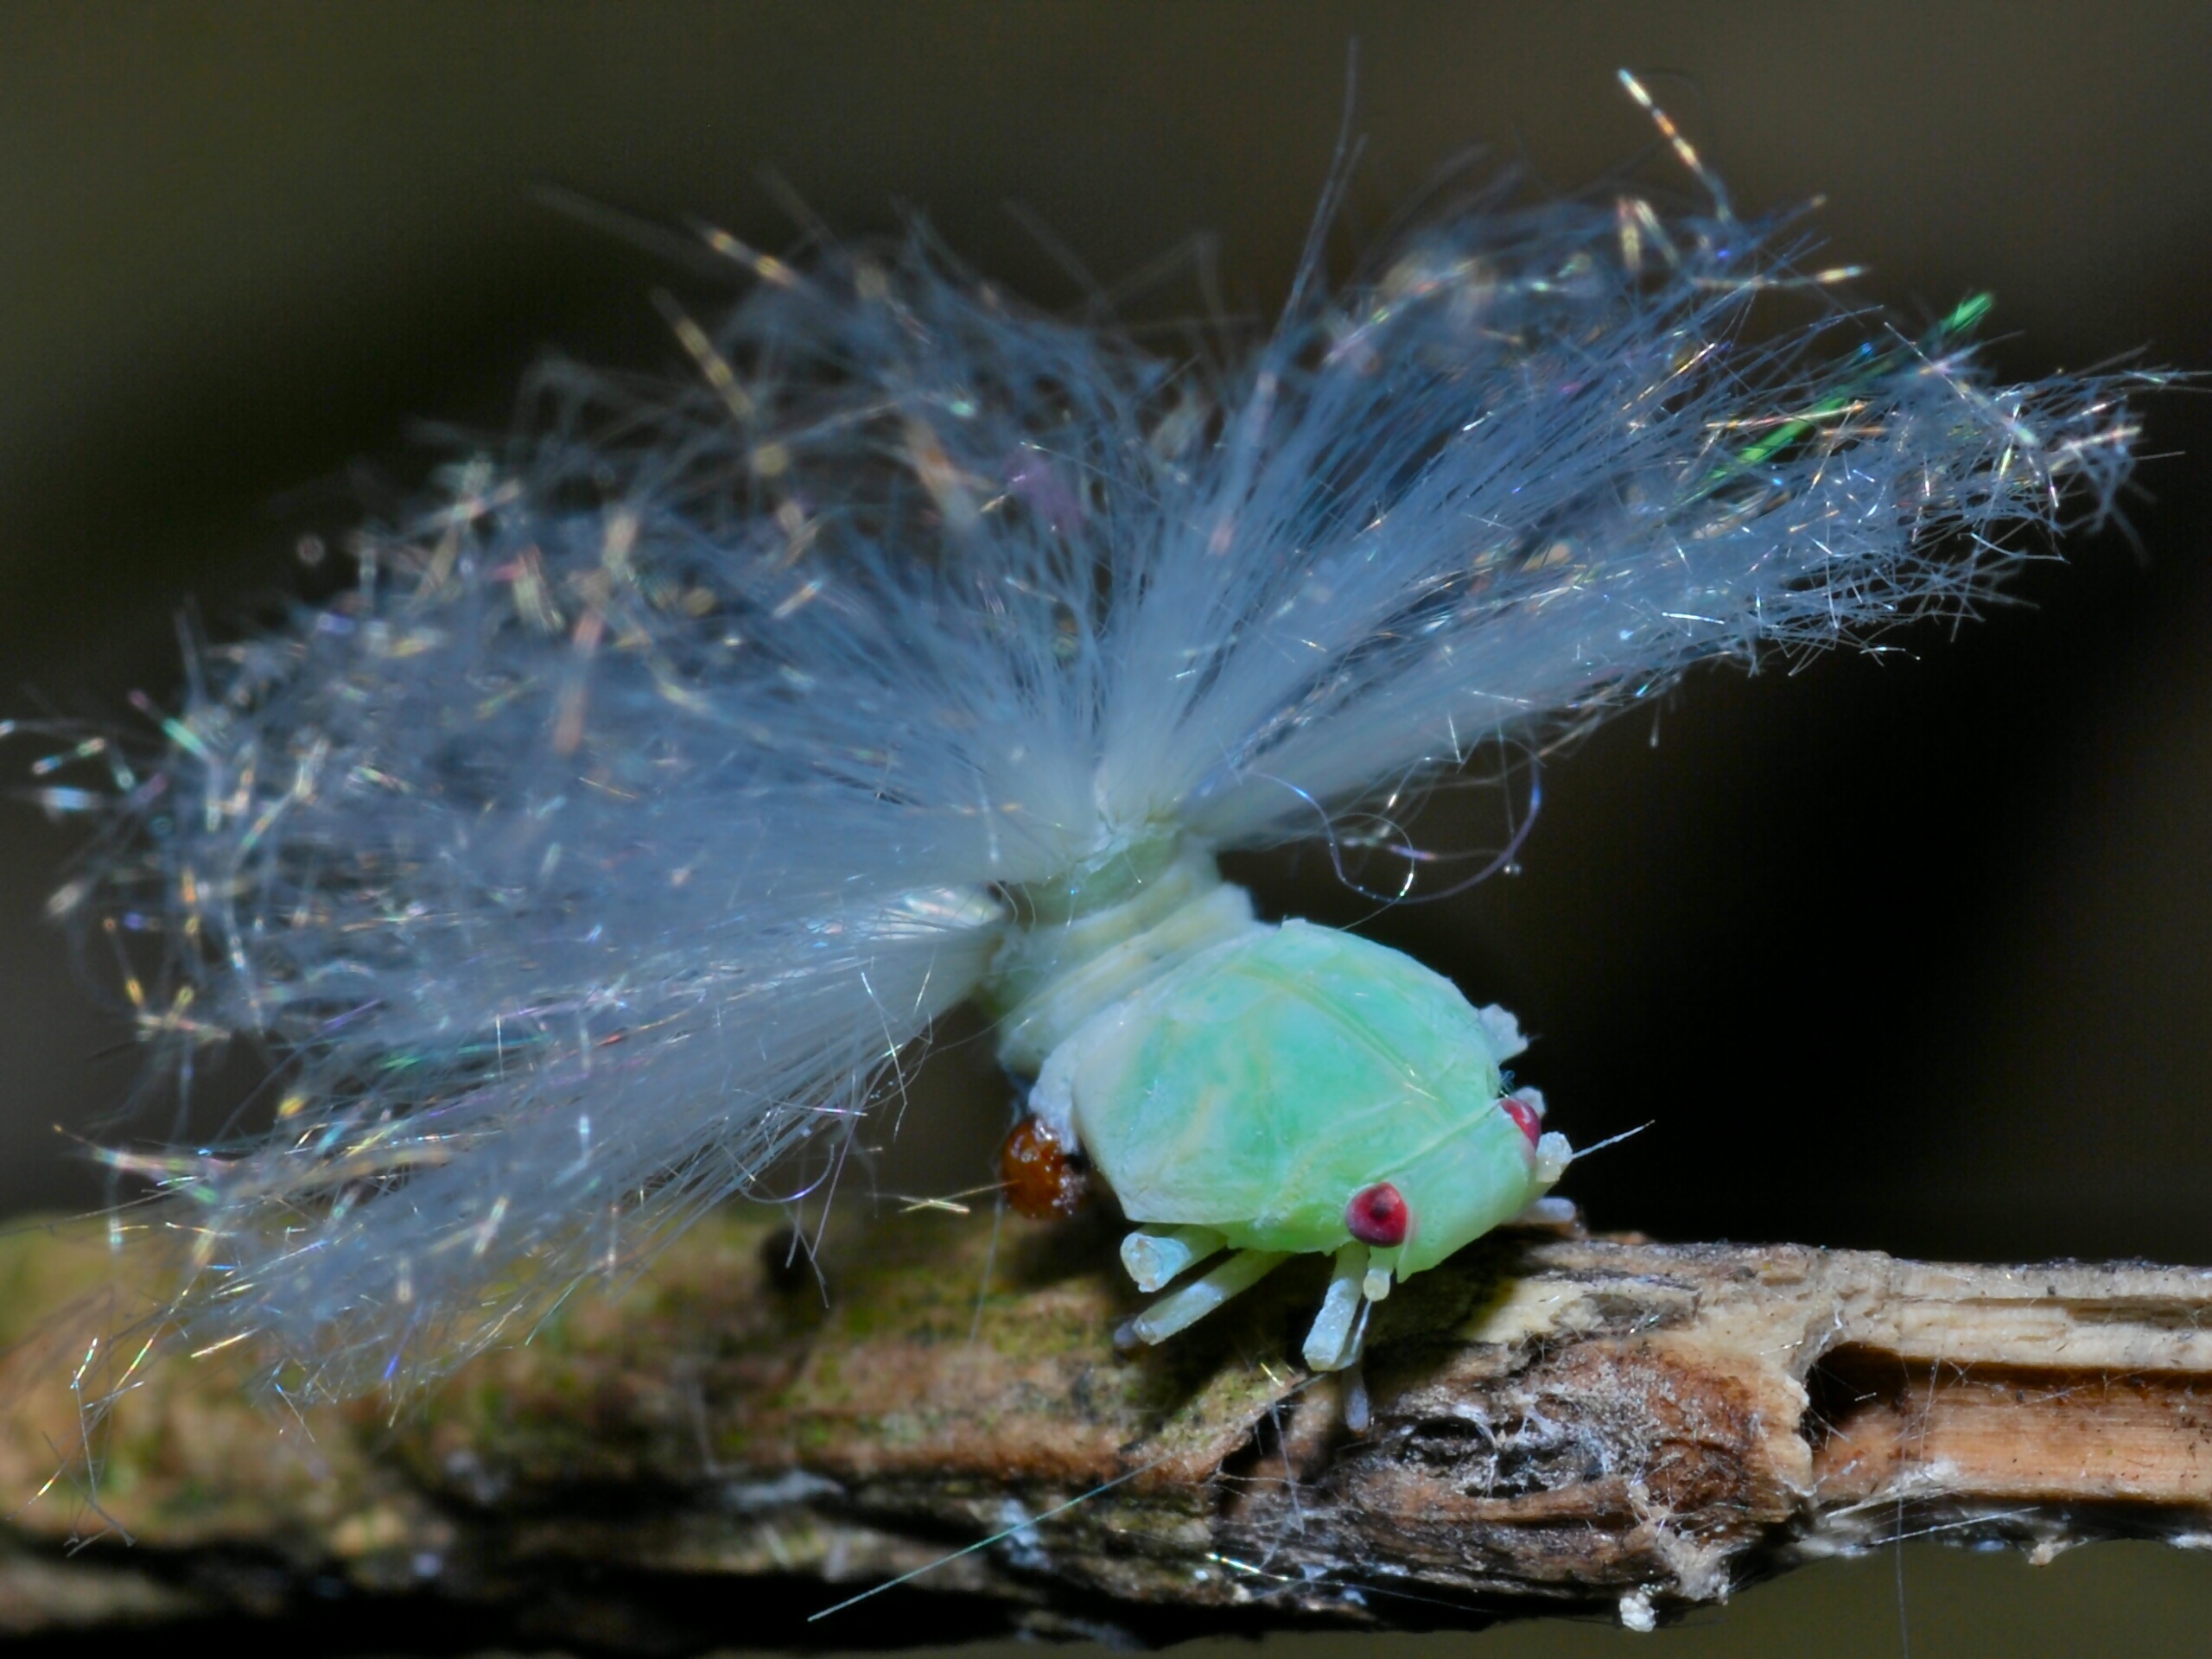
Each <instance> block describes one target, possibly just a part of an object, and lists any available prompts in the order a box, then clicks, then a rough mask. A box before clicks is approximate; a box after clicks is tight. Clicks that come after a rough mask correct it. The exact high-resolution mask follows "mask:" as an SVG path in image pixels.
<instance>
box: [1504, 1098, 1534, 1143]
mask: <svg viewBox="0 0 2212 1659" xmlns="http://www.w3.org/2000/svg"><path fill="white" fill-rule="evenodd" d="M1498 1104H1499V1105H1501V1106H1503V1108H1505V1115H1506V1116H1508V1117H1510V1118H1511V1119H1512V1120H1513V1122H1514V1123H1515V1125H1516V1127H1517V1128H1519V1129H1520V1131H1521V1133H1522V1134H1523V1135H1527V1136H1528V1137H1529V1145H1530V1146H1532V1147H1533V1146H1535V1144H1536V1137H1537V1136H1538V1135H1541V1134H1542V1133H1543V1132H1544V1123H1543V1120H1542V1119H1541V1118H1540V1117H1538V1116H1536V1114H1535V1109H1533V1108H1531V1107H1530V1106H1529V1103H1528V1102H1527V1101H1525V1100H1523V1099H1522V1098H1521V1097H1520V1096H1518V1095H1508V1096H1506V1097H1505V1098H1504V1099H1503V1100H1501V1101H1499V1102H1498Z"/></svg>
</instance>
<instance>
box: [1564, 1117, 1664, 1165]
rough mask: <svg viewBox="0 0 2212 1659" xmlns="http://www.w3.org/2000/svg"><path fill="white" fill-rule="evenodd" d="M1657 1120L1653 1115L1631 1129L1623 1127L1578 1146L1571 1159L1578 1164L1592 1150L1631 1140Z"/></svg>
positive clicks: (1603, 1148)
mask: <svg viewBox="0 0 2212 1659" xmlns="http://www.w3.org/2000/svg"><path fill="white" fill-rule="evenodd" d="M1658 1121H1659V1120H1658V1119H1657V1118H1656V1117H1655V1118H1653V1119H1652V1120H1651V1121H1650V1122H1649V1123H1639V1124H1637V1126H1636V1127H1635V1128H1632V1129H1623V1130H1622V1131H1621V1132H1620V1133H1619V1134H1618V1135H1607V1136H1606V1137H1605V1139H1604V1140H1603V1141H1596V1142H1594V1143H1593V1144H1592V1145H1590V1146H1586V1147H1580V1148H1578V1149H1577V1150H1576V1152H1575V1154H1574V1156H1573V1159H1572V1160H1571V1161H1572V1162H1574V1163H1578V1164H1579V1163H1580V1162H1581V1161H1582V1160H1584V1159H1585V1158H1587V1157H1588V1156H1589V1155H1590V1154H1592V1153H1593V1152H1603V1151H1604V1150H1605V1148H1606V1147H1618V1145H1620V1143H1621V1142H1622V1141H1629V1140H1633V1139H1634V1138H1635V1137H1636V1136H1637V1135H1642V1134H1643V1132H1644V1131H1645V1130H1646V1129H1648V1128H1651V1127H1652V1124H1655V1123H1656V1122H1658Z"/></svg>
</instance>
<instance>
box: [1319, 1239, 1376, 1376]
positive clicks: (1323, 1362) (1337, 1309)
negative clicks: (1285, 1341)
mask: <svg viewBox="0 0 2212 1659" xmlns="http://www.w3.org/2000/svg"><path fill="white" fill-rule="evenodd" d="M1366 1277H1367V1246H1366V1245H1364V1244H1363V1243H1360V1242H1359V1241H1358V1240H1357V1239H1354V1240H1353V1241H1352V1242H1351V1243H1349V1244H1346V1245H1344V1246H1343V1247H1342V1248H1341V1249H1338V1251H1337V1260H1336V1265H1335V1266H1334V1267H1332V1268H1330V1269H1329V1289H1328V1293H1327V1294H1325V1295H1324V1296H1323V1297H1322V1298H1321V1311H1320V1313H1318V1314H1316V1315H1315V1316H1314V1319H1313V1329H1312V1330H1311V1331H1309V1332H1306V1369H1307V1370H1315V1371H1340V1370H1344V1367H1345V1366H1347V1365H1349V1364H1351V1363H1352V1361H1354V1360H1356V1359H1357V1358H1358V1357H1359V1340H1358V1338H1359V1334H1360V1330H1361V1327H1362V1326H1363V1325H1364V1323H1365V1322H1364V1321H1363V1320H1361V1319H1359V1313H1360V1310H1361V1309H1363V1307H1365V1306H1367V1302H1366V1299H1365V1298H1364V1297H1363V1295H1362V1294H1360V1291H1361V1284H1360V1281H1362V1280H1363V1279H1365V1278H1366Z"/></svg>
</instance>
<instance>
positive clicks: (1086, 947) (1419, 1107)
mask: <svg viewBox="0 0 2212 1659" xmlns="http://www.w3.org/2000/svg"><path fill="white" fill-rule="evenodd" d="M1061 899H1062V908H1061V911H1060V912H1059V916H1058V917H1057V918H1055V919H1054V920H1053V921H1050V922H1047V921H1045V920H1042V919H1039V918H1037V917H1036V916H1035V909H1036V904H1035V901H1034V900H1030V901H1029V902H1027V903H1025V904H1023V905H1021V906H1020V910H1021V911H1022V912H1025V913H1027V914H1028V915H1029V916H1030V918H1031V919H1030V920H1029V923H1028V925H1027V926H1026V927H1025V928H1023V929H1022V930H1021V931H1017V932H1015V933H1014V934H1013V935H1011V936H1010V937H1009V938H1008V939H1007V943H1006V944H1005V945H1003V946H1002V947H1001V952H1000V957H999V966H998V972H997V975H996V976H995V979H994V981H993V982H992V990H993V992H994V993H995V1001H996V1002H997V1005H998V1006H999V1007H1001V1011H1002V1012H1001V1020H1002V1024H1001V1041H1000V1055H1001V1058H1002V1059H1004V1060H1005V1061H1006V1062H1007V1064H1008V1065H1009V1067H1010V1068H1011V1069H1013V1070H1014V1071H1017V1072H1033V1073H1034V1074H1035V1077H1036V1085H1035V1087H1034V1088H1033V1090H1031V1091H1030V1093H1029V1105H1030V1110H1031V1112H1032V1114H1033V1117H1032V1120H1031V1122H1030V1124H1028V1125H1025V1126H1021V1127H1018V1128H1016V1130H1015V1132H1014V1137H1012V1138H1011V1140H1010V1144H1009V1154H1010V1156H1011V1157H1012V1158H1014V1160H1019V1161H1022V1162H1030V1161H1034V1160H1039V1158H1040V1157H1041V1158H1042V1159H1043V1160H1046V1163H1047V1164H1048V1165H1049V1166H1054V1167H1062V1168H1066V1167H1071V1165H1069V1164H1067V1163H1065V1162H1064V1161H1062V1160H1053V1159H1052V1154H1051V1153H1050V1152H1048V1151H1042V1150H1041V1149H1040V1148H1039V1147H1038V1146H1037V1143H1036V1137H1038V1136H1039V1135H1042V1136H1044V1137H1046V1138H1048V1139H1049V1141H1051V1143H1052V1146H1053V1147H1057V1148H1058V1149H1059V1150H1060V1151H1061V1152H1062V1153H1063V1154H1073V1153H1077V1152H1080V1153H1081V1154H1083V1155H1084V1157H1085V1158H1086V1159H1087V1160H1088V1162H1089V1165H1090V1168H1091V1169H1092V1170H1095V1171H1096V1173H1098V1174H1099V1175H1101V1176H1103V1178H1104V1179H1105V1180H1106V1182H1107V1184H1108V1185H1109V1186H1110V1187H1111V1188H1112V1189H1113V1192H1114V1194H1115V1197H1116V1198H1117V1199H1118V1200H1119V1201H1120V1204H1121V1206H1122V1212H1123V1213H1124V1214H1125V1215H1126V1216H1127V1217H1128V1218H1129V1219H1130V1220H1131V1221H1133V1222H1135V1223H1137V1224H1139V1225H1138V1227H1137V1229H1136V1230H1135V1231H1134V1232H1132V1233H1130V1234H1129V1235H1128V1237H1127V1238H1126V1239H1125V1240H1124V1242H1123V1243H1122V1263H1123V1265H1124V1266H1125V1267H1126V1268H1128V1273H1129V1276H1130V1277H1131V1278H1132V1279H1134V1280H1135V1281H1136V1284H1137V1287H1138V1288H1139V1289H1140V1290H1143V1291H1147V1292H1149V1291H1156V1290H1159V1289H1161V1288H1162V1287H1165V1286H1166V1285H1167V1284H1168V1283H1169V1282H1170V1281H1173V1280H1174V1279H1176V1278H1178V1277H1179V1275H1181V1274H1183V1273H1184V1272H1185V1270H1187V1269H1189V1268H1194V1267H1198V1266H1201V1265H1202V1264H1204V1263H1205V1262H1208V1261H1209V1260H1211V1258H1213V1257H1215V1256H1217V1255H1220V1253H1221V1252H1222V1251H1224V1249H1226V1250H1230V1251H1232V1252H1233V1254H1231V1255H1229V1256H1228V1257H1227V1258H1226V1259H1225V1260H1224V1261H1222V1262H1219V1263H1218V1264H1217V1265H1216V1266H1213V1267H1211V1268H1208V1269H1207V1270H1206V1271H1205V1272H1204V1273H1202V1274H1198V1276H1196V1277H1194V1278H1192V1279H1191V1280H1190V1281H1188V1282H1187V1283H1185V1284H1183V1285H1182V1286H1180V1287H1179V1288H1177V1289H1175V1290H1173V1291H1172V1292H1170V1293H1169V1294H1167V1295H1166V1296H1163V1297H1161V1298H1160V1300H1158V1301H1156V1302H1154V1304H1153V1305H1152V1306H1150V1307H1149V1308H1147V1310H1146V1311H1145V1312H1144V1313H1142V1314H1141V1315H1140V1316H1139V1317H1138V1318H1136V1319H1134V1320H1132V1321H1130V1322H1129V1324H1128V1325H1126V1326H1125V1327H1124V1328H1123V1331H1122V1340H1123V1341H1124V1342H1126V1343H1147V1344H1148V1343H1156V1342H1160V1341H1164V1340H1165V1339H1166V1338H1169V1337H1171V1336H1173V1335H1174V1334H1175V1333H1176V1332H1179V1331H1180V1330H1182V1329H1183V1328H1184V1327H1185V1326H1186V1325H1189V1324H1191V1323H1192V1321H1193V1320H1195V1319H1198V1318H1200V1317H1202V1316H1203V1315H1205V1314H1206V1313H1211V1311H1212V1310H1213V1309H1214V1308H1216V1307H1218V1306H1220V1305H1221V1304H1222V1303H1223V1302H1224V1301H1226V1300H1228V1299H1229V1298H1230V1297H1231V1296H1234V1295H1236V1294H1237V1293H1238V1292H1239V1291H1242V1290H1244V1289H1246V1288H1248V1287H1250V1286H1251V1285H1253V1284H1255V1283H1256V1282H1257V1281H1259V1279H1260V1278H1261V1277H1262V1275H1263V1274H1266V1273H1268V1271H1269V1270H1270V1269H1272V1268H1274V1267H1276V1266H1277V1265H1279V1264H1280V1263H1281V1262H1282V1261H1283V1260H1284V1259H1285V1258H1286V1257H1287V1256H1289V1255H1299V1254H1306V1253H1321V1254H1327V1255H1332V1257H1333V1263H1332V1272H1331V1274H1330V1279H1329V1288H1328V1292H1327V1294H1326V1296H1325V1299H1324V1300H1323V1302H1322V1306H1321V1309H1320V1312H1319V1315H1318V1317H1317V1318H1316V1319H1314V1322H1313V1328H1312V1330H1311V1331H1310V1332H1309V1333H1308V1334H1307V1336H1306V1344H1305V1359H1306V1364H1307V1365H1308V1366H1310V1367H1311V1368H1313V1370H1317V1371H1325V1370H1343V1369H1344V1368H1346V1367H1348V1366H1350V1365H1351V1364H1353V1363H1356V1362H1357V1359H1358V1357H1359V1354H1360V1349H1361V1344H1362V1341H1363V1336H1364V1333H1365V1330H1366V1325H1367V1313H1368V1309H1369V1308H1370V1306H1371V1305H1372V1304H1373V1303H1375V1302H1378V1301H1380V1300H1383V1297H1384V1296H1386V1295H1387V1294H1389V1288H1390V1284H1391V1281H1393V1280H1394V1279H1397V1278H1403V1277H1405V1276H1406V1275H1408V1274H1414V1273H1419V1272H1421V1270H1422V1269H1423V1268H1432V1267H1434V1266H1435V1265H1436V1264H1437V1263H1438V1262H1441V1261H1443V1260H1444V1259H1445V1258H1446V1256H1448V1255H1452V1254H1453V1253H1454V1252H1456V1251H1457V1250H1459V1249H1460V1248H1461V1247H1462V1246H1463V1245H1465V1244H1468V1243H1471V1242H1472V1241H1473V1240H1475V1239H1477V1238H1478V1237H1480V1236H1482V1235H1483V1234H1484V1233H1486V1232H1488V1231H1489V1230H1491V1228H1493V1227H1496V1226H1497V1225H1498V1224H1501V1223H1503V1222H1506V1221H1510V1220H1511V1219H1512V1218H1513V1217H1516V1216H1517V1215H1519V1214H1521V1213H1522V1212H1523V1211H1526V1210H1527V1209H1528V1208H1529V1206H1530V1205H1532V1204H1534V1203H1535V1201H1536V1200H1537V1199H1539V1198H1541V1197H1542V1195H1543V1194H1544V1193H1545V1192H1546V1191H1548V1189H1549V1188H1550V1186H1551V1185H1552V1184H1553V1183H1554V1181H1556V1180H1557V1179H1559V1178H1560V1174H1561V1173H1564V1171H1565V1170H1566V1168H1567V1163H1568V1161H1569V1160H1570V1159H1571V1158H1572V1156H1573V1154H1572V1152H1571V1150H1570V1148H1569V1147H1568V1146H1567V1139H1566V1137H1565V1136H1563V1135H1558V1134H1547V1133H1545V1132H1544V1131H1543V1129H1542V1128H1541V1122H1542V1118H1543V1110H1544V1107H1543V1098H1542V1096H1541V1095H1539V1094H1538V1093H1537V1092H1536V1091H1535V1090H1533V1089H1527V1088H1522V1089H1517V1090H1516V1089H1513V1088H1511V1087H1510V1084H1509V1082H1508V1079H1507V1077H1506V1076H1505V1073H1504V1071H1503V1066H1504V1065H1505V1064H1506V1062H1508V1061H1510V1060H1511V1059H1512V1058H1515V1057H1516V1055H1518V1054H1519V1053H1520V1052H1522V1049H1523V1047H1524V1046H1525V1044H1524V1043H1523V1041H1522V1036H1521V1031H1520V1027H1519V1026H1518V1025H1517V1024H1516V1022H1515V1020H1514V1018H1513V1016H1512V1015H1511V1014H1508V1013H1506V1012H1505V1010H1504V1009H1503V1008H1498V1007H1485V1008H1477V1007H1471V1005H1470V1004H1469V1003H1468V1001H1467V1000H1466V999H1465V997H1464V996H1462V995H1460V994H1459V990H1458V988H1456V987H1455V986H1453V985H1452V982H1450V981H1449V980H1446V979H1445V978H1443V977H1441V976H1439V975H1436V974H1433V973H1431V972H1430V971H1429V970H1428V969H1426V968H1423V967H1421V965H1420V964H1419V963H1416V962H1414V961H1413V960H1412V959H1411V958H1410V957H1407V956H1406V955H1404V954H1403V953H1402V952H1400V951H1397V950H1391V949H1389V947H1388V946H1385V945H1381V944H1375V943H1373V942H1371V941H1370V940H1367V939H1363V938H1358V937H1357V936H1356V935H1353V934H1350V933H1345V932H1341V931H1338V930H1337V929H1334V928H1329V927H1319V926H1315V925H1313V924H1311V923H1307V922H1302V921H1296V920H1292V921H1287V922H1284V923H1282V924H1281V925H1280V926H1268V925H1263V924H1262V923H1261V922H1259V921H1257V920H1256V919H1255V918H1254V916H1253V913H1252V905H1251V900H1250V899H1249V897H1248V896H1247V895H1246V893H1244V891H1243V889H1242V888H1240V887H1235V886H1233V885H1231V884H1230V883H1228V882H1225V881H1224V880H1222V879H1221V878H1220V876H1219V874H1217V872H1216V870H1215V868H1214V864H1213V861H1212V859H1211V857H1210V856H1208V855H1206V854H1205V853H1203V852H1200V851H1198V850H1195V849H1181V850H1178V849H1175V848H1174V847H1173V843H1170V842H1150V843H1141V844H1139V845H1138V846H1135V847H1133V848H1130V849H1125V850H1119V851H1116V853H1114V854H1113V855H1109V858H1108V859H1107V860H1106V861H1104V863H1103V868H1101V869H1100V870H1097V871H1095V872H1086V873H1084V875H1083V877H1082V878H1080V879H1078V880H1077V881H1076V882H1075V883H1074V884H1073V885H1072V887H1071V889H1070V890H1069V892H1068V893H1065V894H1063V895H1061ZM1070 902H1072V905H1073V906H1074V908H1073V911H1072V913H1071V912H1069V910H1068V909H1067V906H1068V905H1069V904H1070ZM1062 918H1064V919H1062ZM1009 1186H1010V1189H1011V1190H1012V1192H1013V1193H1014V1202H1015V1203H1016V1205H1017V1207H1020V1208H1022V1209H1024V1210H1025V1211H1028V1212H1029V1213H1033V1214H1048V1213H1051V1212H1052V1211H1055V1210H1058V1209H1060V1208H1063V1207H1065V1201H1066V1200H1065V1196H1064V1192H1063V1191H1062V1190H1061V1189H1059V1188H1058V1186H1057V1185H1054V1184H1053V1183H1051V1182H1044V1183H1037V1182H1032V1181H1025V1180H1021V1179H1014V1180H1011V1181H1010V1182H1009Z"/></svg>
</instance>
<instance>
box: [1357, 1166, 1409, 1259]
mask: <svg viewBox="0 0 2212 1659" xmlns="http://www.w3.org/2000/svg"><path fill="white" fill-rule="evenodd" d="M1413 1218H1414V1212H1413V1211H1411V1210H1409V1209H1408V1208H1407V1207H1406V1198H1405V1194H1403V1193H1402V1192H1399V1191H1398V1189H1397V1188H1396V1187H1395V1186H1393V1185H1390V1183H1389V1182H1388V1181H1377V1182H1376V1184H1375V1185H1373V1186H1363V1187H1362V1188H1360V1190H1359V1191H1358V1192H1355V1193H1353V1194H1352V1195H1351V1203H1350V1204H1348V1205H1345V1206H1344V1226H1345V1228H1346V1229H1347V1230H1349V1231H1350V1232H1351V1236H1353V1237H1354V1238H1356V1239H1357V1240H1358V1241H1359V1242H1360V1243H1363V1244H1380V1245H1382V1246H1383V1247H1384V1248H1385V1249H1388V1248H1389V1246H1390V1245H1393V1244H1402V1243H1405V1242H1406V1229H1407V1228H1408V1226H1410V1225H1411V1224H1412V1223H1413Z"/></svg>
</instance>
